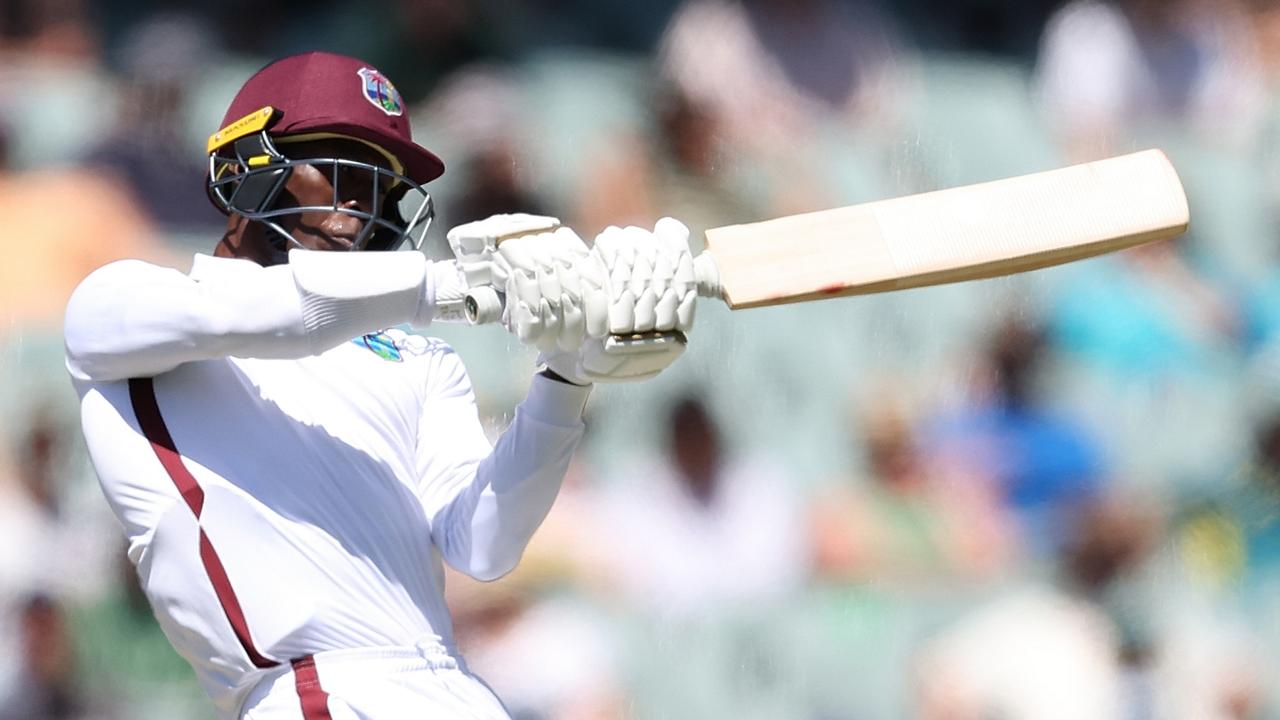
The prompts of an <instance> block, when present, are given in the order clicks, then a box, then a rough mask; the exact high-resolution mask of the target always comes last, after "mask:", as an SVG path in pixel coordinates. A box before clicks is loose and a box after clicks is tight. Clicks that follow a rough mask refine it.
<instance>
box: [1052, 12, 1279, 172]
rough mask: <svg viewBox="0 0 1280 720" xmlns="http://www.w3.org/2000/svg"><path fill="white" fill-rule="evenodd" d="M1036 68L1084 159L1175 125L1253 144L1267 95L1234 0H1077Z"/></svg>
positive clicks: (1071, 145)
mask: <svg viewBox="0 0 1280 720" xmlns="http://www.w3.org/2000/svg"><path fill="white" fill-rule="evenodd" d="M1038 73H1039V92H1040V95H1041V101H1042V103H1043V105H1044V109H1045V116H1046V117H1047V118H1048V119H1049V121H1050V122H1051V123H1052V124H1054V125H1056V129H1057V130H1058V132H1059V133H1060V134H1061V136H1062V137H1063V139H1064V140H1065V141H1066V143H1067V148H1068V151H1069V152H1070V154H1071V155H1072V156H1073V157H1076V158H1080V159H1093V158H1096V157H1099V156H1104V155H1108V154H1112V153H1113V152H1116V151H1119V150H1123V149H1126V148H1127V147H1128V146H1129V145H1130V143H1131V142H1132V138H1133V137H1135V135H1141V134H1142V133H1144V132H1151V131H1168V130H1170V129H1177V128H1187V129H1190V130H1192V131H1193V132H1195V133H1197V134H1198V135H1199V136H1200V137H1201V139H1204V140H1208V141H1210V142H1214V143H1226V144H1227V145H1228V146H1230V147H1233V148H1237V149H1247V148H1249V147H1251V146H1252V144H1253V143H1254V142H1256V140H1257V139H1258V138H1257V133H1258V131H1259V130H1260V129H1261V122H1262V119H1263V113H1264V112H1265V111H1266V109H1267V104H1268V102H1269V100H1268V94H1267V87H1266V84H1265V81H1264V78H1263V72H1262V66H1261V58H1260V56H1259V53H1258V47H1257V44H1256V43H1255V41H1254V35H1253V34H1252V32H1251V28H1250V26H1249V24H1248V18H1247V16H1246V14H1245V13H1244V12H1242V8H1241V6H1240V4H1239V3H1237V2H1235V0H1074V1H1073V2H1070V3H1068V4H1067V5H1066V6H1065V7H1063V8H1061V9H1060V10H1059V11H1058V12H1057V13H1055V14H1054V16H1053V17H1052V18H1051V19H1050V21H1049V24H1048V27H1047V28H1046V30H1045V33H1044V38H1043V41H1042V46H1041V52H1040V61H1039V70H1038Z"/></svg>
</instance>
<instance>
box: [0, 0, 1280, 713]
mask: <svg viewBox="0 0 1280 720" xmlns="http://www.w3.org/2000/svg"><path fill="white" fill-rule="evenodd" d="M308 49H327V50H332V51H337V52H345V53H348V54H353V55H357V56H359V57H363V58H365V59H367V60H369V61H371V62H373V63H374V64H376V65H378V66H379V67H380V68H381V69H382V70H383V71H385V72H386V73H387V74H388V75H389V76H390V77H391V78H392V79H393V81H394V82H395V83H396V84H397V86H398V87H399V88H400V89H401V91H402V92H403V94H404V96H405V99H406V101H407V102H408V103H409V105H410V110H409V112H410V114H411V116H412V122H413V127H414V134H415V137H416V139H417V140H418V141H419V142H420V143H422V144H424V145H426V146H427V147H429V148H431V149H433V150H434V151H436V152H437V153H438V154H439V155H441V156H442V157H443V158H444V159H445V162H446V164H447V165H448V167H449V171H448V172H447V173H446V175H445V177H444V178H443V179H441V180H439V181H437V182H436V183H435V186H436V187H433V188H432V189H433V194H434V195H435V197H436V202H437V207H438V208H439V211H440V213H439V218H438V223H439V225H440V226H443V227H445V228H447V227H450V226H452V225H454V224H458V223H461V222H465V221H468V220H474V219H479V218H482V217H485V216H487V215H489V214H492V213H497V212H514V211H524V212H539V213H547V214H552V215H556V216H558V217H560V218H562V219H563V220H564V221H565V222H566V223H568V224H570V225H571V226H572V227H574V228H576V229H577V230H578V231H579V233H581V234H582V235H583V236H584V237H591V236H592V235H594V233H596V232H598V231H599V230H601V229H603V227H605V226H606V225H610V224H619V225H621V224H642V225H650V226H651V225H652V223H653V222H654V221H655V220H656V219H657V218H658V217H661V216H663V215H672V216H675V217H677V218H680V219H681V220H683V221H684V222H686V223H687V224H688V225H689V226H690V227H691V228H693V229H694V231H695V233H694V235H695V238H697V237H700V234H699V233H698V232H697V231H700V230H704V229H706V228H710V227H715V226H719V225H726V224H733V223H739V222H748V221H753V220H760V219H765V218H769V217H776V216H779V215H785V214H791V213H796V212H802V211H806V210H815V209H822V208H827V207H834V206H839V205H847V204H852V203H856V202H861V201H867V200H873V199H878V198H882V197H888V196H895V195H903V194H910V193H918V192H925V191H928V190H932V189H937V188H942V187H949V186H954V185H960V184H966V183H972V182H980V181H983V180H990V179H996V178H999V177H1006V176H1011V175H1017V174H1021V173H1026V172H1034V171H1038V170H1045V169H1049V168H1052V167H1057V166H1060V165H1064V164H1068V163H1072V162H1078V161H1086V160H1091V159H1096V158H1100V157H1105V156H1108V155H1113V154H1118V153H1122V152H1126V151H1131V150H1138V149H1143V148H1147V147H1162V148H1164V149H1165V150H1166V152H1167V153H1168V154H1169V156H1170V157H1171V159H1172V160H1173V162H1174V164H1175V165H1176V166H1177V167H1178V169H1179V171H1180V173H1181V174H1182V177H1183V180H1184V183H1185V185H1186V187H1187V191H1188V195H1189V198H1190V203H1191V212H1192V227H1191V231H1190V232H1189V233H1188V234H1187V235H1186V236H1185V237H1183V238H1180V239H1178V240H1176V241H1169V242H1163V243H1158V244H1153V245H1149V246H1145V247H1142V248H1140V249H1135V250H1131V251H1127V252H1124V253H1121V254H1118V255H1114V256H1107V257H1103V258H1099V259H1094V260H1090V261H1086V262H1083V263H1078V264H1074V265H1070V266H1064V267H1060V268H1055V269H1052V270H1046V271H1039V272H1036V273H1032V274H1028V275H1023V276H1017V277H1013V278H1004V279H998V280H988V281H982V282H976V283H968V284H964V285H957V286H947V287H939V288H929V289H920V290H912V291H905V292H898V293H891V294H885V295H877V296H867V297H863V298H849V299H841V300H829V301H824V302H822V303H811V304H805V305H794V306H786V307H780V308H769V309H761V310H754V311H747V312H740V313H735V314H733V315H732V316H731V315H730V313H729V312H728V311H727V310H725V309H724V308H722V307H719V306H713V305H711V304H705V303H704V304H703V305H702V306H700V308H699V310H698V313H699V318H698V323H697V328H696V331H695V333H694V336H693V338H692V342H691V345H690V349H689V351H688V352H687V354H686V356H685V357H684V358H682V359H681V360H680V362H679V363H677V364H676V366H674V367H673V368H672V369H671V370H669V371H668V372H666V373H664V375H663V376H662V377H660V378H659V379H657V380H655V381H652V382H649V383H645V384H640V385H626V386H615V387H598V388H597V389H596V390H595V391H594V394H593V398H592V400H591V404H590V405H589V407H588V433H587V440H586V442H585V444H584V446H583V448H582V451H581V453H580V455H579V457H578V458H577V460H576V462H575V464H574V466H573V469H572V471H571V475H570V477H569V478H568V480H567V481H566V484H565V487H564V490H563V492H562V494H561V496H560V498H559V499H558V500H557V504H556V506H555V508H554V509H553V511H552V513H551V515H550V517H549V518H548V519H547V522H546V524H545V525H544V527H543V528H542V529H541V530H540V531H539V533H538V534H537V536H535V538H534V542H533V545H532V547H531V548H530V550H529V552H528V553H527V554H526V557H525V560H524V561H523V563H522V565H521V566H520V568H518V569H517V571H516V572H514V573H513V574H512V575H510V576H508V577H507V578H504V579H502V580H500V581H498V582H496V583H490V584H480V583H475V582H471V581H469V580H467V579H465V578H462V577H455V576H451V577H450V580H449V584H448V594H449V596H450V602H451V605H452V606H453V609H454V611H455V613H456V615H455V617H456V621H457V631H458V636H459V642H460V647H461V650H462V652H463V654H464V656H465V657H466V658H467V660H468V662H469V663H470V664H471V666H472V667H473V669H474V670H475V671H476V672H477V673H478V674H480V675H481V676H482V677H484V678H486V679H487V680H488V681H489V682H490V683H491V684H492V685H493V686H494V687H495V689H496V690H497V691H498V693H499V695H501V696H502V697H503V698H504V699H505V701H506V702H507V704H508V707H509V708H510V709H511V711H512V713H513V714H514V715H515V717H517V718H519V719H520V720H534V719H537V720H557V719H562V720H583V719H587V718H593V719H604V718H636V719H646V718H677V719H679V718H700V719H701V718H762V719H763V718H770V719H776V718H787V719H796V720H860V719H864V718H873V719H884V720H895V719H898V718H907V717H913V718H921V719H922V720H944V719H945V720H989V719H991V718H1002V719H1010V720H1042V719H1045V720H1055V719H1057V718H1063V719H1064V720H1066V719H1071V720H1079V719H1082V718H1088V719H1090V720H1111V719H1115V720H1122V719H1124V720H1141V719H1151V720H1156V719H1166V718H1167V719H1170V720H1184V719H1185V720H1251V719H1262V720H1266V719H1273V718H1280V256H1278V251H1280V233H1278V232H1277V225H1276V219H1277V210H1278V209H1280V3H1278V2H1275V0H1066V1H1061V0H1059V1H1052V0H1037V1H1032V0H955V1H952V2H944V1H943V0H899V1H898V2H890V1H889V0H884V2H879V3H877V2H872V1H871V0H647V1H646V2H633V1H630V0H594V1H589V0H361V1H356V0H310V1H309V2H301V1H300V0H253V1H252V2H251V1H250V0H226V1H225V2H221V3H196V2H189V1H171V2H164V3H161V2H158V0H110V1H108V0H100V1H98V2H93V1H92V0H0V217H3V219H4V220H3V223H2V224H0V253H2V257H3V258H4V259H3V260H2V261H0V307H2V308H3V322H0V377H2V378H3V382H2V383H0V418H3V419H2V420H0V720H45V719H59V720H70V719H76V720H87V719H89V718H95V719H96V718H108V719H113V720H114V719H117V718H140V719H143V720H147V719H151V718H156V719H159V718H183V719H185V718H192V719H196V720H201V719H204V718H209V717H211V716H212V715H211V709H210V707H209V706H208V705H207V702H206V701H205V700H204V699H203V697H202V696H201V694H200V691H199V689H198V688H197V686H196V685H195V682H194V677H193V676H192V675H191V673H190V671H189V670H188V669H187V668H186V667H185V666H184V665H183V664H182V662H181V661H180V660H179V659H178V657H177V656H176V655H175V654H174V653H173V652H172V650H171V649H169V647H168V645H167V643H166V641H165V639H164V638H163V636H162V635H161V634H160V631H159V628H158V627H157V626H156V624H155V622H154V620H153V619H152V617H151V615H150V611H149V609H148V607H147V605H146V601H145V599H144V598H142V597H141V595H140V592H139V591H138V588H137V584H136V581H135V579H134V576H133V570H132V568H131V567H130V566H129V564H128V562H127V561H126V560H125V558H124V544H123V539H122V536H121V533H120V531H119V529H118V528H117V527H116V526H115V523H114V520H113V519H112V518H111V516H110V514H109V512H108V511H107V508H106V506H105V503H104V502H103V501H102V500H101V498H100V496H99V493H98V489H97V486H96V480H95V478H94V477H93V472H92V468H91V467H90V466H89V464H88V462H87V459H86V457H85V453H84V448H83V444H82V442H81V440H80V438H79V430H78V425H77V416H76V406H75V398H74V396H73V394H72V391H71V388H70V384H69V382H68V381H67V380H66V379H65V375H64V371H63V369H62V362H61V339H60V323H61V312H62V308H63V306H64V304H65V301H66V298H67V297H68V295H69V294H70V291H71V289H72V288H73V287H74V286H75V284H76V283H77V282H78V281H79V280H80V279H81V278H82V277H84V275H85V274H87V273H88V272H89V271H90V270H92V269H93V268H95V267H97V266H100V265H102V264H104V263H106V262H109V261H111V260H113V259H117V258H121V257H140V258H144V259H148V260H151V261H154V262H158V263H164V264H169V265H173V266H175V267H178V268H181V269H184V270H185V269H186V268H187V267H188V265H189V262H190V257H191V254H192V253H193V252H207V251H209V250H210V249H211V248H212V246H213V245H214V243H215V242H216V240H217V238H218V237H219V236H220V228H221V226H222V224H223V223H224V220H223V219H222V217H221V216H220V215H219V214H218V213H217V212H216V211H214V210H213V208H212V207H211V206H210V205H209V203H208V201H207V200H206V198H205V197H204V190H203V181H202V177H203V173H204V171H205V167H204V162H205V158H204V154H203V147H204V139H205V138H206V137H207V135H208V134H209V133H212V132H213V131H214V130H216V129H217V128H216V127H214V124H215V123H216V122H217V121H218V119H219V118H221V116H222V113H223V110H224V108H225V105H226V103H227V102H228V101H229V99H230V97H231V96H232V95H233V94H234V92H235V90H236V88H237V87H238V86H239V84H240V83H241V82H243V80H244V79H245V78H247V77H248V76H249V75H250V74H251V73H252V72H253V71H254V70H256V69H257V68H258V67H260V66H261V65H263V64H265V63H266V62H267V61H269V60H270V59H272V58H274V57H278V56H282V55H286V54H289V53H293V52H300V51H303V50H308ZM432 234H433V237H432V240H431V242H430V243H429V246H428V247H427V248H426V251H427V252H428V254H430V255H432V256H433V257H444V256H446V255H447V253H448V250H447V247H446V246H445V244H444V243H443V235H444V233H443V231H442V230H441V229H440V227H439V226H437V227H436V228H435V229H434V230H433V233H432ZM788 242H794V243H802V242H803V238H793V239H787V238H779V243H780V245H781V244H785V243H788ZM427 332H429V333H430V334H433V335H439V336H441V337H444V338H445V339H447V340H448V341H450V342H451V343H452V344H454V346H455V347H457V348H458V351H459V353H460V354H461V356H462V357H463V359H464V361H465V362H466V364H467V366H468V369H469V371H470V372H471V374H472V377H473V380H474V383H475V386H476V392H477V398H478V401H479V404H480V407H481V410H482V413H483V415H484V418H485V420H486V422H487V423H488V424H489V425H490V426H491V427H492V428H493V430H494V432H495V433H496V432H498V431H500V430H501V428H502V427H503V426H504V425H505V423H506V422H507V421H508V420H509V419H510V416H511V412H512V408H513V407H514V405H515V404H516V403H517V402H518V401H519V400H520V399H521V397H522V394H523V390H524V389H525V387H526V385H527V382H528V378H529V375H530V368H531V365H532V358H531V356H530V355H529V353H528V352H526V351H525V350H523V349H522V348H520V347H519V345H518V343H516V342H515V341H514V340H513V339H511V338H510V337H508V336H507V335H505V334H504V333H503V332H502V331H501V330H497V329H492V328H469V327H458V326H440V327H432V328H428V329H427Z"/></svg>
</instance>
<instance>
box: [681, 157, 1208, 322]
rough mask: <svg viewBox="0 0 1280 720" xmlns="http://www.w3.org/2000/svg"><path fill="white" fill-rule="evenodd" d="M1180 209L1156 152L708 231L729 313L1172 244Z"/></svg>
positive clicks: (1179, 195)
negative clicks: (1162, 242) (1157, 242)
mask: <svg viewBox="0 0 1280 720" xmlns="http://www.w3.org/2000/svg"><path fill="white" fill-rule="evenodd" d="M1189 221H1190V215H1189V211H1188V208H1187V198H1186V195H1185V193H1184V192H1183V189H1182V184H1181V182H1180V181H1179V180H1178V174H1177V172H1176V171H1175V170H1174V168H1173V165H1172V164H1171V163H1170V162H1169V159H1168V158H1167V157H1166V156H1165V154H1164V153H1163V152H1161V151H1160V150H1147V151H1144V152H1139V153H1134V154H1132V155H1124V156H1120V157H1115V158H1110V159H1106V160H1099V161H1096V162H1091V163H1085V164H1082V165H1075V166H1072V167H1067V168H1062V169H1060V170H1051V171H1048V172H1042V173H1036V174H1033V175H1024V176H1021V177H1016V178H1009V179H1005V180H997V181H994V182H988V183H982V184H980V185H969V186H965V187H958V188H951V189H949V190H939V191H936V192H930V193H924V194H921V195H911V196H908V197H901V198H896V199H892V200H881V201H876V202H869V203H864V204H861V205H852V206H849V207H844V208H838V209H835V210H824V211H820V212H814V213H806V214H803V215H793V216H790V217H784V218H778V219H776V220H767V221H764V222H758V223H750V224H746V225H730V226H726V227H721V228H714V229H711V230H708V231H707V233H706V241H707V250H706V253H707V254H709V255H710V256H711V258H712V259H713V260H714V263H715V267H716V269H717V272H718V275H719V284H720V294H721V296H722V298H723V299H724V301H725V302H726V303H727V304H728V305H729V307H731V308H733V309H735V310H737V309H743V308H751V307H760V306H765V305H780V304H784V303H792V302H803V301H807V300H819V299H825V298H832V297H842V296H846V295H861V294H867V293H875V292H886V291H890V290H901V289H906V288H913V287H923V286H926V285H939V284H943V283H952V282H961V281H965V280H979V279H983V278H991V277H998V276H1001V275H1010V274H1013V273H1019V272H1025V271H1028V270H1035V269H1038V268H1043V267H1048V266H1050V265H1058V264H1061V263H1065V262H1071V261H1073V260H1080V259H1083V258H1087V257H1092V256H1094V255H1100V254H1102V253H1107V252H1112V251H1115V250H1120V249H1123V248H1127V247H1132V246H1134V245H1139V244H1142V243H1146V242H1151V241H1154V240H1162V239H1168V238H1172V237H1176V236H1178V235H1180V234H1182V233H1183V232H1185V231H1186V229H1187V225H1188V223H1189Z"/></svg>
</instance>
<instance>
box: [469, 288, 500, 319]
mask: <svg viewBox="0 0 1280 720" xmlns="http://www.w3.org/2000/svg"><path fill="white" fill-rule="evenodd" d="M502 306H503V302H502V297H501V296H499V295H498V291H497V290H494V289H493V288H491V287H476V288H471V289H470V290H468V291H467V295H466V297H464V298H463V299H462V314H463V315H465V316H466V318H467V322H469V323H471V324H472V325H484V324H486V323H492V322H498V321H499V320H501V319H502Z"/></svg>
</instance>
